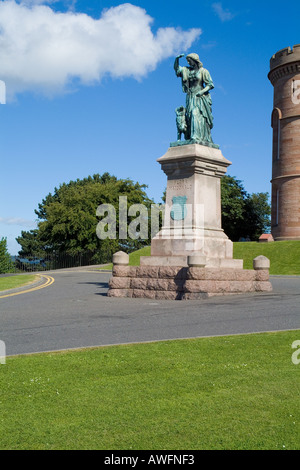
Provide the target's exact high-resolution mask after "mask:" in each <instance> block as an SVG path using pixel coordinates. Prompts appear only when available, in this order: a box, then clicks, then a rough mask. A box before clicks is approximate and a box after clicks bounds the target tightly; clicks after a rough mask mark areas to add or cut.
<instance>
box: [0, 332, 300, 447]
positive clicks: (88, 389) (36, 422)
mask: <svg viewBox="0 0 300 470" xmlns="http://www.w3.org/2000/svg"><path fill="white" fill-rule="evenodd" d="M299 335H300V330H298V331H291V332H278V333H267V334H251V335H243V336H228V337H216V338H200V339H192V340H177V341H164V342H156V343H147V344H134V345H122V346H110V347H103V348H93V349H84V350H80V351H65V352H59V353H43V354H37V355H29V356H26V355H24V356H15V357H8V358H7V359H6V364H4V365H0V420H1V434H0V449H1V450H5V449H28V450H29V449H34V450H37V449H66V450H67V449H106V450H108V449H109V450H113V449H114V450H124V449H127V450H130V449H133V450H138V449H143V450H160V449H161V450H163V449H166V450H174V449H176V450H181V449H188V450H195V449H278V450H281V449H286V450H287V449H299V447H300V445H299V442H300V441H299V430H300V428H299V424H300V410H299V383H300V382H299V373H300V365H298V366H297V365H294V364H293V363H292V361H291V355H292V353H293V349H292V348H291V345H292V343H293V342H294V341H295V340H298V339H300V336H299Z"/></svg>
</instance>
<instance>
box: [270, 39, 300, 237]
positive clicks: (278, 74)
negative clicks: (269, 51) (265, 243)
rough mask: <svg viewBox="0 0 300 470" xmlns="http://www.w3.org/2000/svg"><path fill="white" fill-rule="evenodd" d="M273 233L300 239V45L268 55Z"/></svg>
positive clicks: (277, 235) (274, 235) (275, 235)
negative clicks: (271, 138) (270, 92)
mask: <svg viewBox="0 0 300 470" xmlns="http://www.w3.org/2000/svg"><path fill="white" fill-rule="evenodd" d="M268 78H269V80H270V82H271V83H272V85H273V87H274V99H273V100H274V106H273V111H272V119H271V125H272V128H273V151H272V180H271V183H272V227H271V231H272V235H273V237H274V239H275V240H300V44H297V45H295V46H294V47H293V48H292V49H291V48H290V47H288V48H286V49H282V50H280V51H278V52H276V54H274V55H273V56H272V57H271V60H270V72H269V74H268Z"/></svg>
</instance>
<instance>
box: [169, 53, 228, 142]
mask: <svg viewBox="0 0 300 470" xmlns="http://www.w3.org/2000/svg"><path fill="white" fill-rule="evenodd" d="M181 57H184V54H180V55H179V56H177V57H176V59H175V62H174V70H175V73H176V75H177V77H181V80H182V90H183V92H184V93H186V106H185V107H184V106H180V107H178V108H176V111H175V112H176V125H177V141H176V142H172V143H171V147H175V146H177V145H187V144H190V143H198V144H201V145H207V146H209V147H213V148H219V146H218V145H216V144H214V143H213V140H212V137H211V129H212V128H213V116H212V109H211V108H212V101H211V96H210V94H209V92H210V90H212V89H213V88H214V84H213V81H212V79H211V76H210V73H209V71H208V70H206V69H205V68H204V67H203V65H202V62H201V61H200V59H199V56H198V54H195V53H191V54H188V55H187V56H186V59H187V62H188V64H189V67H181V66H180V65H179V59H180V58H181ZM182 134H184V139H185V140H183V141H182V140H181V135H182Z"/></svg>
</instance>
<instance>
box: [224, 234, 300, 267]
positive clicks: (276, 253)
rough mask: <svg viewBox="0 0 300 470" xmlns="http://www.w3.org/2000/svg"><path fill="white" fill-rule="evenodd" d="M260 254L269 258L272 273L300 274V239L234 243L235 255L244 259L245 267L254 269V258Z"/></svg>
mask: <svg viewBox="0 0 300 470" xmlns="http://www.w3.org/2000/svg"><path fill="white" fill-rule="evenodd" d="M259 255H264V256H266V257H267V258H269V260H270V263H271V267H270V274H285V275H287V274H290V275H292V274H298V275H300V241H282V242H271V243H257V242H245V243H234V244H233V256H234V258H240V259H243V260H244V268H245V269H252V262H253V259H254V258H256V256H259Z"/></svg>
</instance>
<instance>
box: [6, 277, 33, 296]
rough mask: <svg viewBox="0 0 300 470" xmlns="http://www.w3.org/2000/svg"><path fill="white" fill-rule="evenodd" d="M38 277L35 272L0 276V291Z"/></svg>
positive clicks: (21, 285) (19, 285)
mask: <svg viewBox="0 0 300 470" xmlns="http://www.w3.org/2000/svg"><path fill="white" fill-rule="evenodd" d="M37 278H38V276H37V275H35V274H20V275H16V276H7V277H6V276H5V277H0V292H1V291H4V290H8V289H15V288H17V287H23V286H26V285H28V284H31V283H32V282H34V281H35V280H36V279H37Z"/></svg>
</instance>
